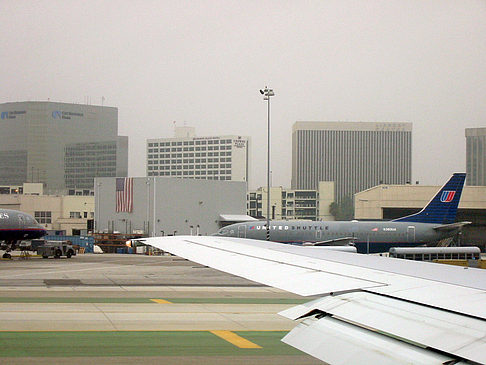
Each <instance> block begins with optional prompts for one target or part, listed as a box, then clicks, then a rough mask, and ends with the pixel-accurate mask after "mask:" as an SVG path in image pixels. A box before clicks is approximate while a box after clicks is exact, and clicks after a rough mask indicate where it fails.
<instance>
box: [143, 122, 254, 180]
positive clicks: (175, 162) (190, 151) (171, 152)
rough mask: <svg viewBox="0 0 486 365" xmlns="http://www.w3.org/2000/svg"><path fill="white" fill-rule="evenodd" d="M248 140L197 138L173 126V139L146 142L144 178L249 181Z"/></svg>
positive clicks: (218, 137)
mask: <svg viewBox="0 0 486 365" xmlns="http://www.w3.org/2000/svg"><path fill="white" fill-rule="evenodd" d="M248 171H249V137H243V136H235V135H226V136H212V137H196V135H195V132H194V128H192V127H176V129H175V137H174V138H157V139H149V140H147V176H166V177H182V178H189V179H202V180H229V181H245V182H247V181H248Z"/></svg>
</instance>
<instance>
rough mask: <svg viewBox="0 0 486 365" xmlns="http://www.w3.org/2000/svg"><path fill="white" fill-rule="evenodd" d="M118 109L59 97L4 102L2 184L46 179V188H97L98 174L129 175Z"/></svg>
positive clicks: (60, 190) (0, 142)
mask: <svg viewBox="0 0 486 365" xmlns="http://www.w3.org/2000/svg"><path fill="white" fill-rule="evenodd" d="M127 173H128V137H124V136H118V109H117V108H114V107H106V106H94V105H81V104H68V103H58V102H49V101H48V102H37V101H27V102H12V103H3V104H0V185H22V184H23V183H25V182H30V183H43V184H44V185H45V190H46V192H48V193H60V194H64V193H67V192H69V193H71V194H72V195H75V194H79V193H81V194H84V195H89V194H92V193H93V187H94V178H95V177H98V176H127Z"/></svg>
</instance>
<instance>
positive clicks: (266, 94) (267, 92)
mask: <svg viewBox="0 0 486 365" xmlns="http://www.w3.org/2000/svg"><path fill="white" fill-rule="evenodd" d="M260 94H262V95H263V100H265V101H266V102H267V241H270V97H272V96H275V93H274V92H273V89H269V88H268V87H267V86H265V89H263V90H260Z"/></svg>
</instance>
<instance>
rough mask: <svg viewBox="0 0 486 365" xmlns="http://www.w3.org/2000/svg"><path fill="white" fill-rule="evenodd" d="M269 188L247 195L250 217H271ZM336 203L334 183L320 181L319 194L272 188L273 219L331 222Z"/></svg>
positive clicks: (271, 205) (311, 191)
mask: <svg viewBox="0 0 486 365" xmlns="http://www.w3.org/2000/svg"><path fill="white" fill-rule="evenodd" d="M267 197H268V194H267V188H266V187H261V188H259V189H257V190H253V191H250V192H248V194H247V214H248V215H250V216H252V217H255V218H259V219H261V218H264V217H266V215H267V199H268V198H267ZM333 202H334V183H333V182H332V181H331V182H329V181H320V182H319V188H318V189H317V190H299V189H284V188H282V187H281V186H279V187H271V188H270V219H275V220H294V219H303V220H312V221H318V220H322V221H331V220H334V217H333V216H332V214H331V213H330V206H331V203H333Z"/></svg>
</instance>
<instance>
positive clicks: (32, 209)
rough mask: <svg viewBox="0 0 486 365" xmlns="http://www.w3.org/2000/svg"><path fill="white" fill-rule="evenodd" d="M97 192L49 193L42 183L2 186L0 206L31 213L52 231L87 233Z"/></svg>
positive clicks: (74, 233) (57, 233) (71, 233)
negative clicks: (78, 193) (75, 194)
mask: <svg viewBox="0 0 486 365" xmlns="http://www.w3.org/2000/svg"><path fill="white" fill-rule="evenodd" d="M94 202H95V199H94V196H85V195H81V196H73V195H48V194H45V192H44V184H42V183H24V184H22V185H20V186H16V185H15V186H0V208H2V209H13V210H20V211H22V212H25V213H27V214H30V215H32V216H33V217H34V218H35V219H36V220H37V221H38V222H39V223H40V224H42V225H43V226H44V227H45V228H46V230H47V231H48V232H49V234H51V235H62V236H64V235H75V236H78V235H87V234H88V232H91V231H92V230H93V223H94V216H95V213H94V208H95V206H94Z"/></svg>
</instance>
